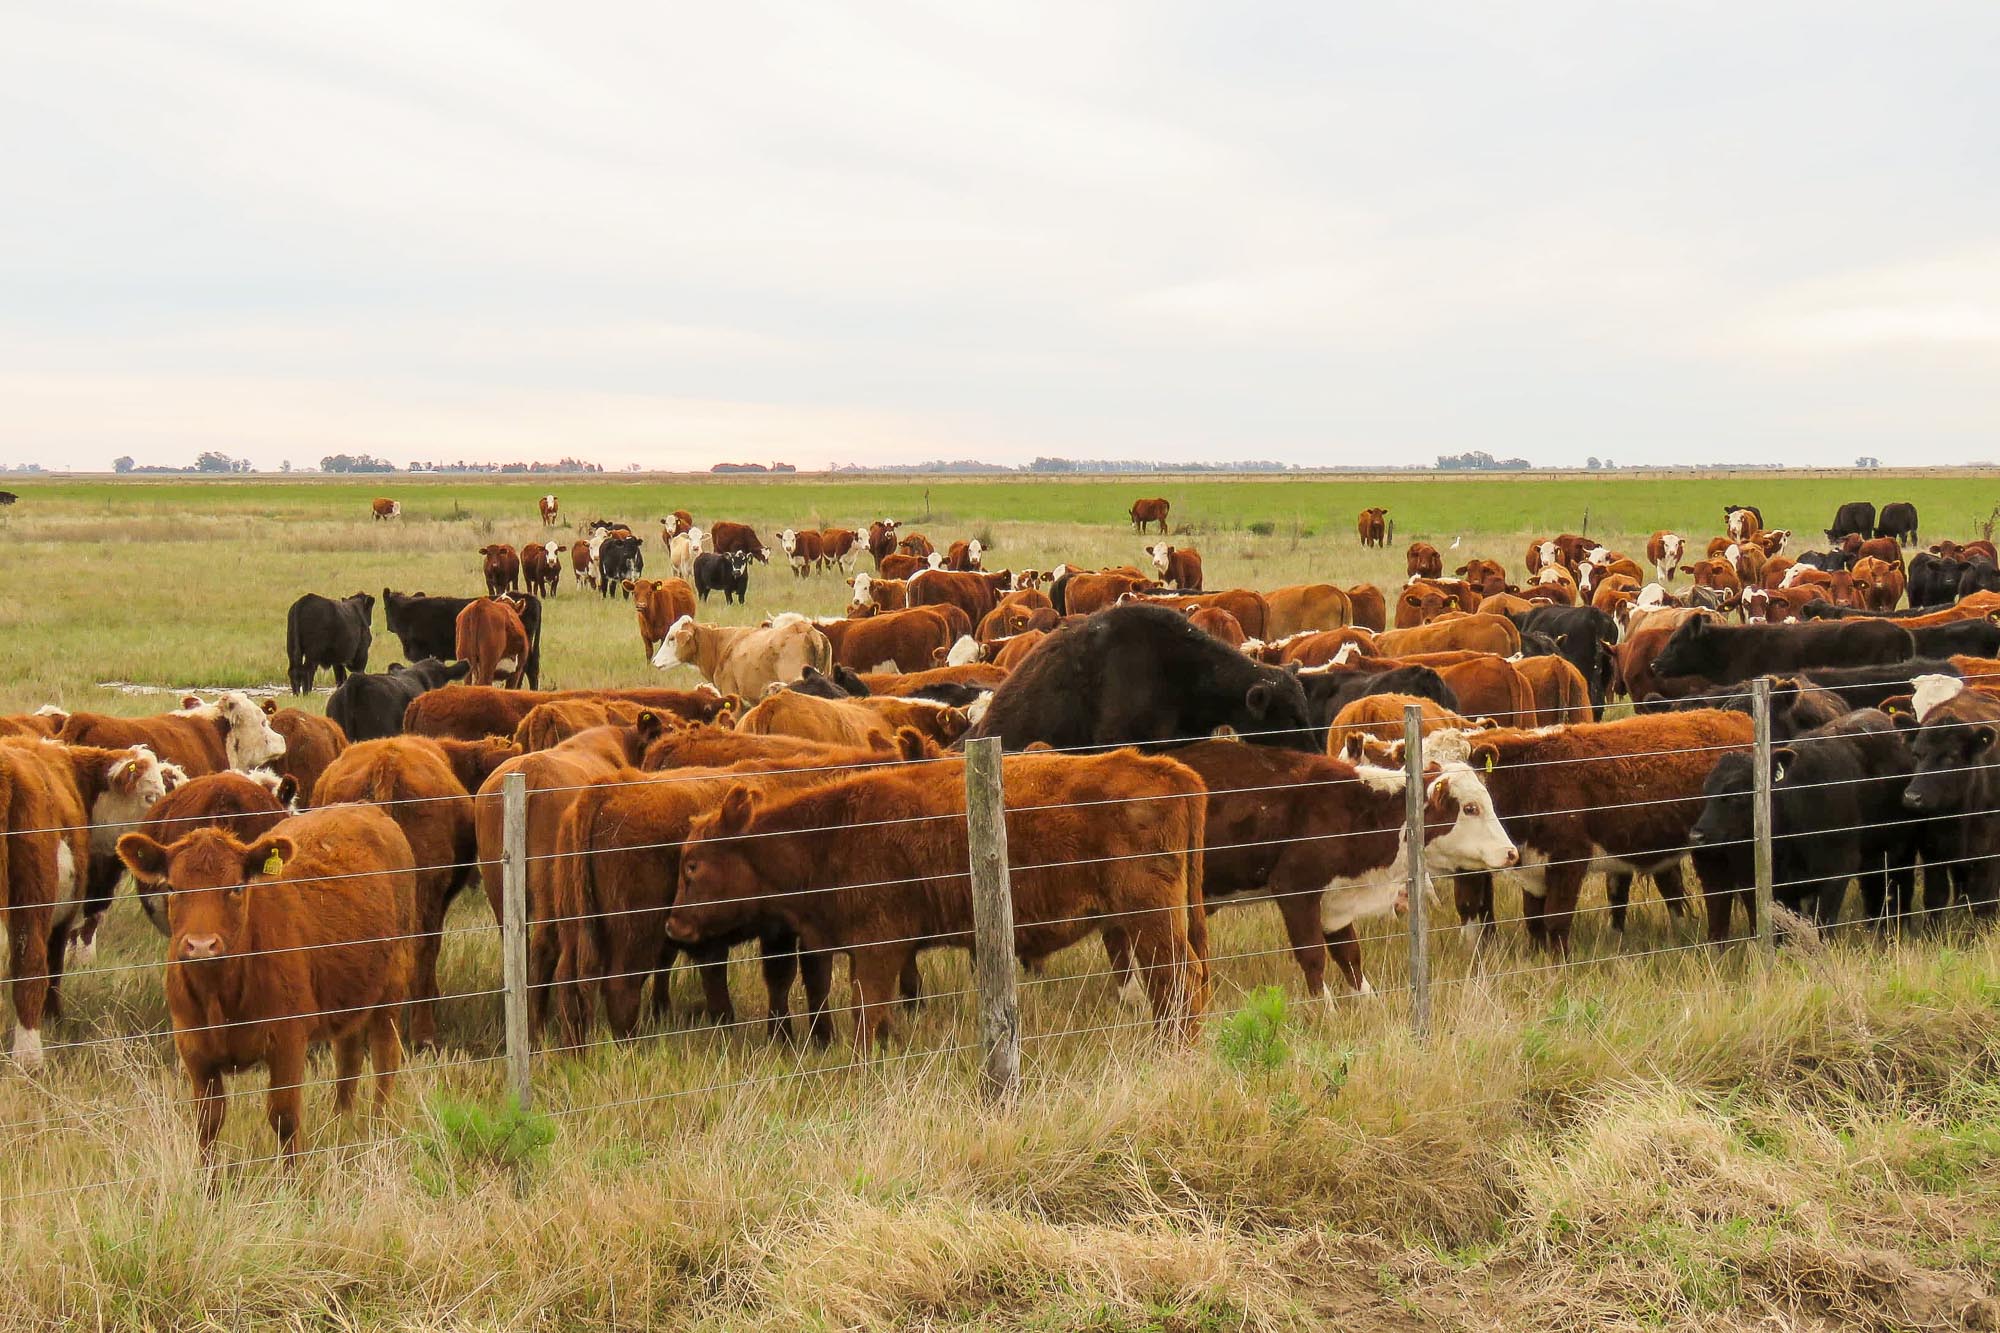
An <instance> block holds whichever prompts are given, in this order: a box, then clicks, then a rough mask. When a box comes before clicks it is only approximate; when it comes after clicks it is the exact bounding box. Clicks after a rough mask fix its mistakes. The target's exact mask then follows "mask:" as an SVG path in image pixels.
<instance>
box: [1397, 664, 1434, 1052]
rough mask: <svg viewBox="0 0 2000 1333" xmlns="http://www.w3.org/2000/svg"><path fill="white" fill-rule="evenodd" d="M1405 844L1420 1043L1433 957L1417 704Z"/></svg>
mask: <svg viewBox="0 0 2000 1333" xmlns="http://www.w3.org/2000/svg"><path fill="white" fill-rule="evenodd" d="M1403 841H1404V844H1405V847H1406V851H1405V853H1404V860H1405V861H1406V862H1407V864H1406V865H1405V867H1404V873H1405V874H1406V875H1407V876H1408V877H1409V879H1408V884H1407V887H1406V889H1405V892H1406V893H1407V894H1408V895H1409V899H1410V1027H1411V1028H1412V1029H1413V1030H1414V1031H1415V1032H1416V1034H1417V1039H1418V1040H1419V1041H1421V1040H1423V1039H1424V1038H1425V1037H1427V1036H1429V1035H1430V1030H1431V954H1430V929H1429V928H1430V903H1429V902H1428V901H1427V894H1426V889H1425V884H1424V729H1423V710H1422V709H1420V708H1419V707H1417V705H1415V704H1410V705H1409V706H1407V707H1406V708H1404V709H1403Z"/></svg>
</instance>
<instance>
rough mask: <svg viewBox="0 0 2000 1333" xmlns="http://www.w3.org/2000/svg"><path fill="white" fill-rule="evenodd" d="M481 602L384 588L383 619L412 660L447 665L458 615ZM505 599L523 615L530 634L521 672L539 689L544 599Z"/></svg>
mask: <svg viewBox="0 0 2000 1333" xmlns="http://www.w3.org/2000/svg"><path fill="white" fill-rule="evenodd" d="M478 600H479V599H478V598H477V597H432V596H429V595H427V594H425V593H421V592H395V591H392V590H391V589H388V588H384V589H382V619H383V622H384V623H386V624H387V625H388V627H389V632H390V633H391V634H393V635H395V636H396V638H397V640H398V641H399V642H401V643H402V645H403V655H404V656H406V657H408V658H409V659H410V660H411V661H413V662H415V661H421V660H422V659H424V658H426V657H435V658H437V659H439V660H440V661H447V662H448V661H450V660H451V659H452V658H453V657H456V656H457V655H458V613H459V612H460V611H463V610H464V609H465V608H466V607H468V606H470V605H471V604H472V603H473V602H476V601H478ZM503 600H505V601H506V602H507V603H508V604H509V605H511V606H512V607H513V608H514V609H515V610H516V611H518V612H520V615H521V628H523V629H525V630H526V631H527V632H528V660H527V661H526V662H525V663H523V664H522V667H521V673H522V675H523V677H525V678H526V680H527V682H528V688H529V689H531V690H538V689H540V688H541V679H542V599H541V598H539V597H536V596H534V595H533V594H530V593H509V594H507V596H506V597H505V598H504V599H503Z"/></svg>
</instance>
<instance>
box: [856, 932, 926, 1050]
mask: <svg viewBox="0 0 2000 1333" xmlns="http://www.w3.org/2000/svg"><path fill="white" fill-rule="evenodd" d="M911 952H913V950H912V949H911V948H910V946H909V945H907V944H873V945H867V946H865V947H863V948H859V949H855V950H853V951H852V952H851V953H849V954H848V963H847V967H848V976H849V979H850V981H851V983H852V984H853V987H854V1049H855V1052H856V1053H857V1054H858V1055H860V1056H861V1058H862V1059H864V1060H865V1059H868V1058H870V1057H871V1056H873V1055H874V1053H875V1046H876V1043H877V1042H878V1041H886V1040H887V1039H888V1036H889V1018H890V1014H891V1012H892V1010H893V1008H894V1002H895V999H896V978H897V977H899V976H900V975H902V971H903V962H904V959H905V958H906V957H907V956H908V955H909V954H910V953H911Z"/></svg>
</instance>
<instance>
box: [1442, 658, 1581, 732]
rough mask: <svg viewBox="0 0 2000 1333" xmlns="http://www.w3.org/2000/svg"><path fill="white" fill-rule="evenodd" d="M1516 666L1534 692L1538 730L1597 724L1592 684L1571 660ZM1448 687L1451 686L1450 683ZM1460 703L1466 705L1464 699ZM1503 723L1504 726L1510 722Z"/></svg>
mask: <svg viewBox="0 0 2000 1333" xmlns="http://www.w3.org/2000/svg"><path fill="white" fill-rule="evenodd" d="M1513 666H1514V669H1515V670H1516V671H1518V672H1520V673H1521V676H1522V678H1523V679H1525V680H1526V681H1527V682H1528V688H1529V689H1530V690H1532V691H1533V692H1534V696H1535V721H1534V723H1533V725H1534V726H1538V727H1558V726H1568V725H1569V724H1570V723H1572V722H1594V721H1596V720H1597V718H1596V714H1595V712H1594V711H1593V710H1592V708H1591V706H1590V683H1589V682H1588V681H1586V680H1584V678H1583V673H1582V672H1581V671H1578V670H1577V669H1576V665H1575V663H1573V662H1571V661H1570V660H1569V659H1568V658H1566V657H1563V656H1560V655H1558V654H1556V653H1550V654H1549V655H1548V656H1546V657H1524V658H1522V659H1521V660H1520V661H1518V662H1516V663H1514V664H1513ZM1446 683H1447V684H1449V683H1450V681H1449V679H1447V681H1446ZM1453 688H1454V689H1455V688H1457V687H1456V686H1453ZM1460 702H1461V703H1463V702H1464V701H1463V697H1462V696H1461V699H1460ZM1468 706H1469V705H1468ZM1488 716H1492V715H1491V714H1488ZM1501 721H1502V722H1503V723H1504V722H1505V721H1506V719H1504V718H1502V719H1501ZM1514 725H1515V726H1527V725H1529V723H1527V722H1526V721H1522V722H1517V723H1515V724H1514Z"/></svg>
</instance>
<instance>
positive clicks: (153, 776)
mask: <svg viewBox="0 0 2000 1333" xmlns="http://www.w3.org/2000/svg"><path fill="white" fill-rule="evenodd" d="M260 715H261V714H260ZM170 767H171V765H167V764H162V763H161V762H160V761H159V759H158V758H156V757H155V756H154V754H153V752H152V750H151V749H149V748H148V747H146V746H144V745H135V746H133V747H132V748H131V749H130V750H127V751H125V752H124V753H122V754H120V755H119V756H118V757H117V758H116V759H114V760H113V761H112V762H111V766H110V767H109V768H108V769H106V770H105V773H104V793H103V794H102V795H101V796H99V797H98V798H97V799H96V800H95V801H94V802H92V803H91V807H90V850H91V851H92V852H93V853H95V854H96V855H99V856H109V855H111V854H112V849H113V848H114V847H116V846H117V843H118V839H119V838H120V837H121V836H122V835H124V834H126V833H128V832H130V831H131V830H132V829H133V828H134V827H136V826H137V825H138V824H140V823H141V822H143V821H144V820H145V818H146V812H147V811H149V810H151V809H152V808H153V803H154V802H156V801H158V800H159V799H160V798H161V797H162V796H165V795H166V794H167V791H168V790H169V789H168V786H167V778H168V772H167V770H168V769H169V768H170ZM183 776H185V775H183Z"/></svg>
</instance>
